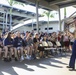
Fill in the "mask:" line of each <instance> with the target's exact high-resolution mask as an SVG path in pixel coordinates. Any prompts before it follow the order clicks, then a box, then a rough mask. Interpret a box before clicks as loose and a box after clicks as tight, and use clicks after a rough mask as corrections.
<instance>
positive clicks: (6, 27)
mask: <svg viewBox="0 0 76 75" xmlns="http://www.w3.org/2000/svg"><path fill="white" fill-rule="evenodd" d="M7 18H8V13H7V12H6V28H7Z"/></svg>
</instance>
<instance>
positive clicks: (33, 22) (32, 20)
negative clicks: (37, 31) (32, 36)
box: [32, 19, 34, 30]
mask: <svg viewBox="0 0 76 75" xmlns="http://www.w3.org/2000/svg"><path fill="white" fill-rule="evenodd" d="M33 23H34V22H33V19H32V30H34V26H33Z"/></svg>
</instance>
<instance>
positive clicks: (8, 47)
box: [4, 32, 13, 61]
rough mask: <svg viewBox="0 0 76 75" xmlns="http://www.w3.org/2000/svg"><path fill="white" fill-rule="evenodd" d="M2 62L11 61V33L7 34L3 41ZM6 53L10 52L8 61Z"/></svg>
mask: <svg viewBox="0 0 76 75" xmlns="http://www.w3.org/2000/svg"><path fill="white" fill-rule="evenodd" d="M4 50H5V53H4V54H5V55H4V61H11V58H12V53H13V39H12V38H11V32H9V33H8V34H7V37H6V38H5V40H4ZM8 51H10V54H9V55H10V56H9V59H8Z"/></svg>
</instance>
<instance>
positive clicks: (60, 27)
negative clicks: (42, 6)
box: [59, 8, 62, 31]
mask: <svg viewBox="0 0 76 75" xmlns="http://www.w3.org/2000/svg"><path fill="white" fill-rule="evenodd" d="M59 29H60V31H62V26H61V14H60V8H59Z"/></svg>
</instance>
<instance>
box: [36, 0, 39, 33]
mask: <svg viewBox="0 0 76 75" xmlns="http://www.w3.org/2000/svg"><path fill="white" fill-rule="evenodd" d="M38 6H39V1H38V0H37V1H36V22H37V32H38V33H39V16H38Z"/></svg>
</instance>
